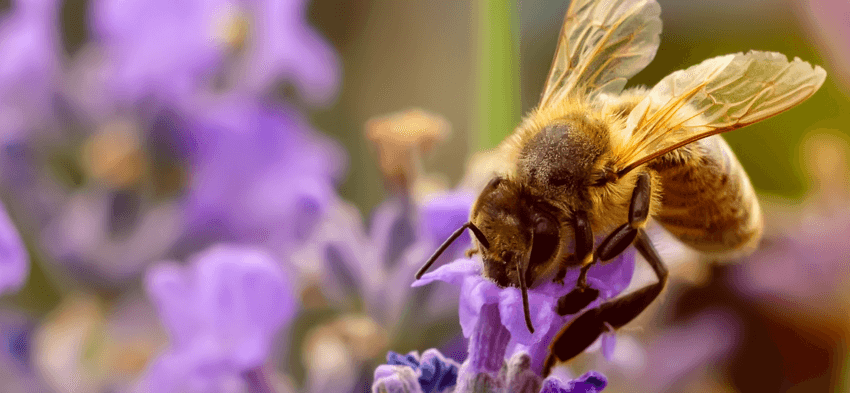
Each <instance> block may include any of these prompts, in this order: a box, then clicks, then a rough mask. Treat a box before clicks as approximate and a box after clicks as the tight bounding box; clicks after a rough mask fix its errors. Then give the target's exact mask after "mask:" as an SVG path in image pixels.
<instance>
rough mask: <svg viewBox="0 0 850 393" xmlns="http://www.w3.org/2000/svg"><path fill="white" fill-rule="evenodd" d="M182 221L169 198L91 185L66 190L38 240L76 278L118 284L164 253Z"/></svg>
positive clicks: (171, 245) (135, 277)
mask: <svg viewBox="0 0 850 393" xmlns="http://www.w3.org/2000/svg"><path fill="white" fill-rule="evenodd" d="M183 225H184V224H183V223H182V221H181V212H180V209H179V206H177V204H176V203H174V202H171V203H168V202H161V203H157V202H155V201H152V200H150V199H149V198H145V197H144V196H142V195H139V194H137V193H134V192H129V191H120V190H111V189H108V188H105V187H96V186H93V187H87V188H83V189H80V190H78V191H76V192H74V193H73V194H71V195H70V196H69V197H68V198H67V200H66V201H64V203H63V204H62V205H61V207H60V208H59V209H58V211H56V212H54V216H53V218H52V220H51V221H50V222H48V223H47V225H46V226H45V228H44V230H43V231H42V235H41V238H42V239H43V245H44V247H45V249H46V251H47V252H48V253H49V255H50V256H51V257H53V258H56V260H58V261H60V262H61V263H62V265H63V266H64V267H65V268H66V269H67V271H69V272H70V273H71V274H72V275H73V276H74V277H75V278H76V279H79V280H83V281H88V283H89V284H96V285H98V286H100V287H106V288H120V287H122V286H123V285H126V284H127V282H129V281H131V280H135V279H137V278H138V275H139V273H140V272H142V271H143V270H144V268H145V267H146V266H147V265H148V264H150V263H151V262H153V261H155V260H157V259H159V258H162V257H163V255H166V253H167V252H168V251H169V250H170V249H171V248H172V247H173V246H174V244H175V242H176V241H177V239H178V237H179V236H180V234H181V232H182V230H183Z"/></svg>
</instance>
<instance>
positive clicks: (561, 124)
mask: <svg viewBox="0 0 850 393" xmlns="http://www.w3.org/2000/svg"><path fill="white" fill-rule="evenodd" d="M660 12H661V9H660V6H659V5H658V3H657V2H656V1H655V0H609V1H601V0H599V1H597V0H573V1H572V3H571V4H570V7H569V9H568V10H567V13H566V16H565V18H564V24H563V27H562V29H561V33H560V37H559V41H558V46H557V49H556V51H555V58H554V60H553V62H552V67H551V69H550V71H549V74H548V77H547V79H546V83H545V87H544V89H543V93H542V95H541V99H540V103H539V105H538V106H537V107H536V108H535V109H534V110H532V111H531V112H530V113H529V114H528V115H527V116H526V117H525V118H524V119H523V121H522V122H521V123H520V125H519V126H518V127H517V128H516V130H515V131H514V133H513V135H511V136H510V137H508V138H507V139H506V140H505V141H504V142H503V143H502V144H501V145H500V146H499V148H498V151H499V153H500V154H501V155H503V157H504V162H505V163H506V164H505V167H504V168H503V169H502V170H501V171H500V172H499V173H498V174H497V175H496V176H495V177H494V178H493V179H492V180H491V181H490V182H489V184H487V186H486V187H484V189H483V191H482V192H481V194H480V196H479V197H478V199H477V200H476V202H475V204H474V205H473V207H472V210H471V213H470V220H469V222H467V223H466V224H464V225H463V226H462V227H461V228H459V229H458V230H457V231H456V232H455V233H454V234H452V236H451V237H450V238H449V239H448V240H446V242H445V243H444V244H443V245H442V246H441V247H440V248H439V249H438V250H437V251H436V252H435V254H434V256H432V257H431V259H429V260H428V261H427V262H426V264H425V265H424V266H423V267H422V269H420V271H419V272H418V273H417V278H419V277H421V275H422V274H423V273H424V272H425V271H426V270H427V269H428V268H429V267H430V265H431V264H432V263H433V262H434V260H436V258H437V257H438V256H439V255H440V254H441V253H442V252H443V251H444V250H445V249H446V247H448V245H449V244H450V243H451V242H453V241H454V240H455V239H456V238H457V237H458V236H460V234H461V233H462V232H463V231H464V230H466V229H470V230H471V231H472V233H473V235H474V240H473V245H474V248H473V250H472V251H473V252H477V253H480V254H481V257H482V260H483V274H484V275H485V276H486V277H487V278H488V279H490V280H492V281H494V282H495V283H496V284H498V285H499V286H502V287H507V286H513V287H519V288H520V289H521V291H522V297H523V305H524V311H525V320H526V324H527V326H528V329H529V330H531V331H533V329H534V328H533V326H532V324H531V319H530V316H529V315H530V313H529V309H528V308H529V306H528V295H527V291H528V288H534V287H535V286H536V285H538V284H540V283H543V282H546V281H557V282H563V278H564V276H565V273H566V270H567V269H570V268H580V269H581V273H580V275H579V279H578V282H577V284H576V287H575V288H574V289H572V290H571V292H569V293H568V294H567V295H564V296H563V297H562V298H561V299H560V301H559V303H558V310H557V311H558V312H559V313H560V314H561V315H568V314H575V313H578V312H579V311H581V310H583V309H584V308H586V307H587V306H588V305H589V304H590V303H591V302H592V301H593V300H595V299H596V298H597V297H598V291H597V290H595V289H593V288H590V287H589V286H588V285H587V281H586V273H587V270H588V268H589V267H590V266H592V265H594V264H596V263H605V262H606V261H609V260H611V259H613V258H614V257H616V256H618V255H619V254H620V253H622V252H623V251H624V250H625V249H626V248H627V247H629V246H630V245H634V246H635V248H636V249H637V251H638V252H639V253H640V254H641V255H642V256H643V257H644V259H646V261H647V262H648V263H649V264H650V266H651V267H652V269H653V270H654V272H655V274H656V276H657V278H658V282H657V283H655V284H650V285H648V286H646V287H644V288H641V289H639V290H637V291H634V292H632V293H629V294H627V295H624V296H621V297H620V298H617V299H613V300H611V301H608V302H606V303H603V304H602V305H600V306H599V307H597V308H593V309H589V310H586V311H584V312H583V313H582V314H581V315H579V316H578V317H577V318H575V319H573V320H572V322H570V323H569V324H567V325H566V326H565V327H563V328H562V329H561V331H560V333H559V334H558V335H557V336H556V337H555V339H554V340H553V342H552V343H551V345H550V351H549V352H550V354H549V357H548V358H547V360H546V366H545V370H544V373H545V374H548V371H549V370H550V368H551V367H552V366H553V365H555V364H556V363H558V362H565V361H567V360H569V359H571V358H572V357H574V356H576V355H578V354H579V353H581V352H582V351H584V349H586V348H587V347H588V346H589V345H590V344H591V343H593V341H595V340H596V338H597V337H598V336H599V335H600V334H601V333H602V332H604V331H605V330H606V329H608V328H609V327H613V328H615V329H616V328H620V327H622V326H623V325H625V324H627V323H628V322H630V321H631V320H633V319H634V318H635V317H636V316H637V315H638V314H640V313H641V312H642V311H643V310H644V309H645V308H646V307H647V306H649V304H650V303H652V301H653V300H655V298H656V297H657V296H658V295H659V293H661V291H662V289H663V288H664V285H665V283H666V281H667V269H666V267H665V266H664V264H663V263H662V261H661V258H660V257H659V255H658V252H657V251H656V250H655V248H654V246H653V244H652V242H651V241H650V239H649V238H648V237H647V234H646V233H645V231H644V229H643V228H644V227H645V226H646V224H647V221H648V220H649V219H650V218H651V219H653V220H655V221H657V222H658V223H659V224H661V225H662V226H663V227H664V228H665V229H666V230H667V231H669V232H670V233H672V234H673V235H674V236H675V237H676V238H678V239H679V240H680V241H682V242H683V243H684V244H686V245H688V246H690V247H692V248H694V249H696V250H698V251H701V252H703V253H706V254H709V255H714V256H717V257H729V256H733V255H744V254H746V253H747V252H749V251H751V250H753V249H754V248H755V247H756V246H757V244H758V242H759V240H760V238H761V234H762V226H763V224H762V215H761V210H760V208H759V203H758V199H757V198H756V196H755V193H754V191H753V187H752V185H751V184H750V180H749V178H748V177H747V174H746V173H745V172H744V170H743V168H742V167H741V164H740V163H739V162H738V160H737V158H736V157H735V155H734V154H733V153H732V150H731V149H730V148H729V146H728V145H727V144H726V142H725V141H724V140H723V139H722V138H721V137H720V135H718V134H720V133H723V132H727V131H732V130H735V129H738V128H741V127H744V126H746V125H749V124H752V123H755V122H758V121H761V120H764V119H767V118H769V117H771V116H774V115H776V114H779V113H781V112H783V111H785V110H787V109H790V108H791V107H793V106H794V105H797V104H799V103H800V102H802V101H803V100H805V99H807V98H808V97H810V96H811V95H812V94H814V93H815V92H816V91H817V90H818V88H820V86H821V85H822V84H823V82H824V79H825V78H826V72H825V71H824V70H823V69H822V68H820V67H817V66H815V67H812V65H810V64H809V63H806V62H804V61H801V60H800V59H798V58H795V59H794V60H793V61H789V60H788V59H787V58H786V57H785V56H784V55H782V54H779V53H772V52H759V51H751V52H748V53H737V54H730V55H726V56H720V57H715V58H712V59H708V60H705V61H703V62H702V63H700V64H697V65H695V66H692V67H690V68H687V69H685V70H680V71H676V72H674V73H672V74H670V75H668V76H667V77H665V78H663V79H662V80H661V81H660V82H659V83H658V84H656V85H655V86H654V87H652V88H651V89H648V88H643V87H638V88H630V89H625V90H624V87H625V84H626V81H627V79H628V78H630V77H632V76H633V75H635V74H636V73H638V72H639V71H640V70H642V69H643V68H644V67H645V66H646V65H647V64H649V62H650V61H651V60H652V59H653V57H655V52H656V51H657V49H658V45H659V41H660V39H659V35H660V32H661V19H660ZM598 234H605V237H604V238H602V240H601V242H599V244H598V245H597V244H596V242H595V240H594V239H595V238H596V236H597V235H598Z"/></svg>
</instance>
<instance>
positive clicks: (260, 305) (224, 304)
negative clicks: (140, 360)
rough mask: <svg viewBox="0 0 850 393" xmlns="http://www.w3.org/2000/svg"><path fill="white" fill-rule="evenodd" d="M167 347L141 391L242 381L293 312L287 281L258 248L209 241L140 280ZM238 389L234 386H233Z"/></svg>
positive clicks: (216, 387) (224, 387)
mask: <svg viewBox="0 0 850 393" xmlns="http://www.w3.org/2000/svg"><path fill="white" fill-rule="evenodd" d="M145 287H146V289H147V292H148V295H149V296H150V297H151V298H152V300H153V301H154V303H155V304H156V306H157V308H158V310H159V314H160V318H161V319H162V322H163V324H164V325H165V327H166V329H167V330H168V333H169V336H170V338H171V345H170V346H169V348H168V349H167V350H166V351H165V352H164V353H163V354H162V355H160V357H159V358H158V359H156V360H154V361H153V363H152V364H151V365H150V366H149V368H148V370H147V372H146V375H145V376H144V377H143V378H142V380H141V382H140V384H139V389H140V391H160V392H169V391H174V392H177V391H179V392H184V391H189V392H218V391H234V390H235V389H237V387H240V386H241V387H244V386H245V384H246V383H248V381H246V379H245V377H246V375H248V374H250V372H251V371H252V370H255V369H257V368H260V367H262V366H263V364H264V363H265V362H266V361H267V358H268V356H269V351H270V350H271V345H272V341H273V340H274V338H275V336H276V335H277V334H278V333H279V332H280V330H281V329H282V328H283V326H284V325H286V324H287V323H288V321H289V320H290V319H291V318H292V317H293V315H294V313H295V311H296V301H295V299H294V298H293V293H292V290H291V286H290V283H289V282H287V279H286V277H285V276H284V274H283V272H282V271H281V270H280V267H279V265H278V263H277V262H276V261H274V260H273V259H272V258H271V257H270V256H269V255H267V254H266V253H265V252H263V251H260V250H258V249H254V248H242V247H236V246H215V247H212V248H210V249H208V250H206V251H204V252H202V253H200V254H198V255H196V256H194V257H193V258H191V262H190V265H189V266H187V267H180V266H178V265H176V264H174V263H163V264H160V265H157V266H154V267H152V268H151V269H150V270H149V272H148V275H147V277H146V279H145ZM236 391H238V390H236Z"/></svg>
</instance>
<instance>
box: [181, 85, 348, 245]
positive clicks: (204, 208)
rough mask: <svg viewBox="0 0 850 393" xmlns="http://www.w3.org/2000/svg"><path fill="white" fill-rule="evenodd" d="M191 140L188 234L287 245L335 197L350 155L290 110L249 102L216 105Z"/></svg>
mask: <svg viewBox="0 0 850 393" xmlns="http://www.w3.org/2000/svg"><path fill="white" fill-rule="evenodd" d="M193 138H194V139H195V140H196V141H197V151H196V153H195V154H194V155H193V156H192V157H191V158H190V161H191V162H190V167H189V168H190V172H191V178H190V180H189V185H188V189H187V191H186V195H185V196H184V198H183V199H184V200H185V209H186V214H187V220H188V222H189V231H190V234H193V233H206V234H207V236H210V237H212V238H213V239H215V240H222V239H223V240H236V241H249V242H253V243H264V244H270V245H271V246H272V247H273V248H275V249H280V248H285V247H286V246H289V245H291V244H292V243H295V242H301V241H303V240H304V239H305V238H306V237H307V235H308V234H309V233H310V231H311V229H312V228H313V227H314V226H315V225H316V223H317V222H318V221H319V219H320V217H321V216H322V214H323V213H324V212H325V210H326V209H327V208H328V205H329V204H330V203H331V201H332V200H333V199H335V195H336V192H335V183H336V182H337V181H338V180H339V179H340V178H341V177H342V172H343V168H344V160H345V158H344V157H345V153H344V151H343V150H342V148H341V147H340V146H338V145H337V144H336V143H334V142H333V141H331V140H330V139H328V138H325V137H323V136H321V135H319V134H318V133H317V132H315V131H314V130H313V129H312V128H311V127H310V125H309V123H308V122H307V121H306V119H304V117H303V115H302V114H300V113H298V112H296V111H294V110H293V109H291V108H289V107H286V106H281V105H270V104H266V103H260V102H257V101H256V100H253V99H250V98H244V99H241V100H233V101H232V102H228V103H227V104H225V105H221V106H214V107H211V108H210V109H209V110H208V111H207V112H206V113H205V114H204V115H203V119H202V120H201V125H200V126H199V127H198V129H197V131H196V132H195V135H193Z"/></svg>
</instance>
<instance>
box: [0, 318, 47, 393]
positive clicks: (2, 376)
mask: <svg viewBox="0 0 850 393" xmlns="http://www.w3.org/2000/svg"><path fill="white" fill-rule="evenodd" d="M35 326H36V324H35V321H33V320H32V319H31V318H29V317H27V316H26V315H24V314H22V313H20V312H17V311H13V310H8V309H3V310H0V340H2V347H0V385H2V386H3V390H4V391H8V392H20V393H37V392H45V391H47V387H46V386H45V384H44V381H43V380H42V379H41V376H40V375H39V373H38V371H37V370H36V368H35V366H34V364H33V356H32V340H33V338H32V336H33V330H34V329H35Z"/></svg>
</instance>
